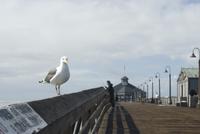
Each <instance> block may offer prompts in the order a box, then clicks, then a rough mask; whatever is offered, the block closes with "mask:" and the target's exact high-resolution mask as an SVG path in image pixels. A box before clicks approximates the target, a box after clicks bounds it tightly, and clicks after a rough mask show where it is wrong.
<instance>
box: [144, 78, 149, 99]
mask: <svg viewBox="0 0 200 134" xmlns="http://www.w3.org/2000/svg"><path fill="white" fill-rule="evenodd" d="M144 84H145V85H147V95H146V99H147V100H148V97H149V85H148V82H145V83H144Z"/></svg>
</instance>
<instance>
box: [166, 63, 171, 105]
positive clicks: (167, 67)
mask: <svg viewBox="0 0 200 134" xmlns="http://www.w3.org/2000/svg"><path fill="white" fill-rule="evenodd" d="M165 73H169V104H170V105H171V104H172V94H171V90H172V84H171V80H172V78H171V67H170V66H166V67H165Z"/></svg>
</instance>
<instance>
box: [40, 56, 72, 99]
mask: <svg viewBox="0 0 200 134" xmlns="http://www.w3.org/2000/svg"><path fill="white" fill-rule="evenodd" d="M69 78H70V72H69V67H68V58H67V57H66V56H63V57H61V59H60V65H59V66H58V67H57V68H55V69H52V70H50V71H49V72H48V74H47V76H46V77H45V78H44V79H43V80H41V81H39V83H50V84H53V85H55V89H56V93H57V94H58V95H60V86H61V85H62V84H63V83H65V82H67V81H68V80H69Z"/></svg>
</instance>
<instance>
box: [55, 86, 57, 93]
mask: <svg viewBox="0 0 200 134" xmlns="http://www.w3.org/2000/svg"><path fill="white" fill-rule="evenodd" d="M55 88H56V93H57V94H58V91H57V90H58V88H57V85H55Z"/></svg>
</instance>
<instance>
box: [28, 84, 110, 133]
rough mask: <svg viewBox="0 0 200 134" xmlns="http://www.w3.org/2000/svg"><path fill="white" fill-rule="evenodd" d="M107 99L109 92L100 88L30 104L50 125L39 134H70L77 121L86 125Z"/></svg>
mask: <svg viewBox="0 0 200 134" xmlns="http://www.w3.org/2000/svg"><path fill="white" fill-rule="evenodd" d="M106 97H108V96H107V92H106V91H105V90H104V88H102V87H99V88H95V89H90V90H85V91H82V92H78V93H73V94H67V95H62V96H57V97H54V98H49V99H45V100H39V101H33V102H28V104H29V105H30V106H31V107H32V108H33V109H34V110H35V111H36V112H37V113H38V114H39V115H40V116H41V117H42V118H43V119H44V120H45V121H46V122H47V124H48V125H47V127H45V128H44V129H42V130H41V131H40V132H39V134H70V133H73V128H74V125H75V123H76V121H81V123H82V124H84V123H85V122H86V121H87V119H88V118H89V117H90V115H91V114H92V112H93V111H95V109H96V108H97V106H98V105H99V104H100V103H101V102H102V100H103V99H104V98H106Z"/></svg>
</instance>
